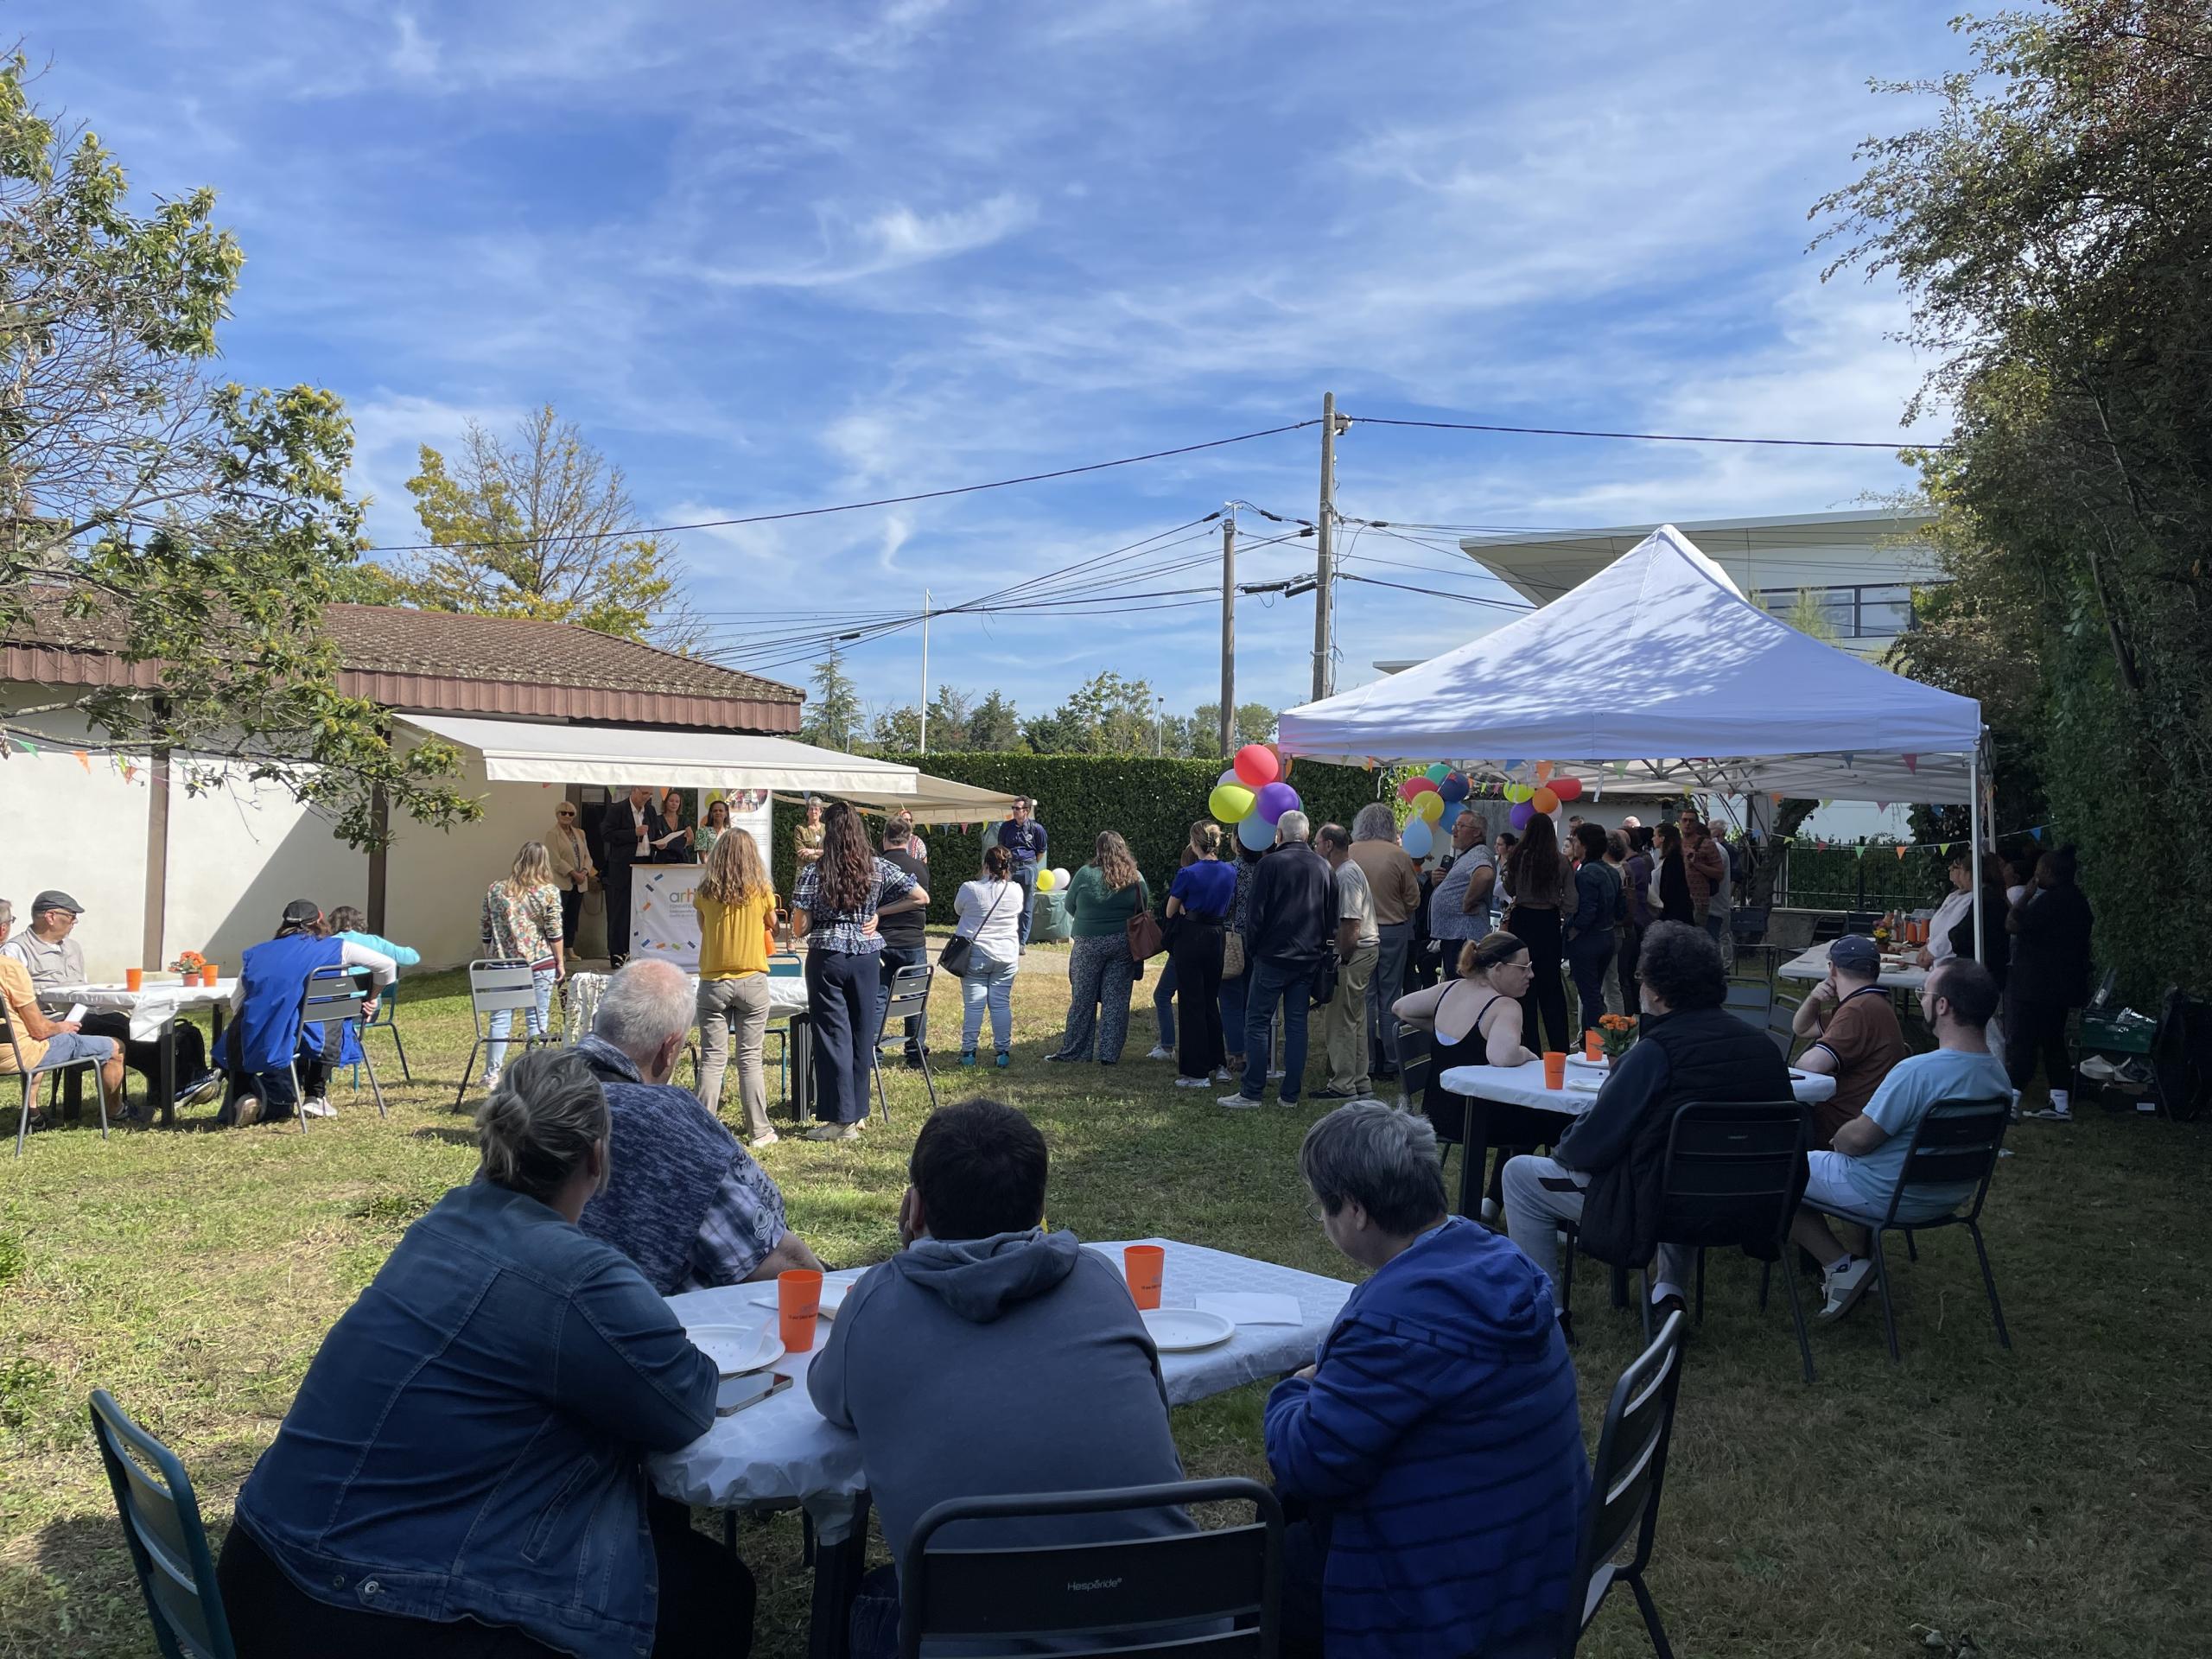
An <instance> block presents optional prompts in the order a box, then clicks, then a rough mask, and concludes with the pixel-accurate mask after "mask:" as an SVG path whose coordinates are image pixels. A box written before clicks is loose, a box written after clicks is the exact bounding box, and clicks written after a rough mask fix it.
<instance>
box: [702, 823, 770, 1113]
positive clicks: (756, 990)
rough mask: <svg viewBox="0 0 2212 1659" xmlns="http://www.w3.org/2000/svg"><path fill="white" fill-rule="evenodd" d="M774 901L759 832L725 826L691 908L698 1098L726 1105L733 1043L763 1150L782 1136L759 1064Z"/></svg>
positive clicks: (743, 1095) (713, 1108)
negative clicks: (695, 922) (695, 923)
mask: <svg viewBox="0 0 2212 1659" xmlns="http://www.w3.org/2000/svg"><path fill="white" fill-rule="evenodd" d="M715 805H716V806H720V805H721V802H720V801H716V802H715ZM724 817H725V818H727V817H728V814H727V813H725V814H724ZM775 904H776V894H775V891H774V889H773V888H772V887H770V886H769V885H768V867H767V866H766V864H765V863H763V862H762V861H761V858H760V843H759V842H756V841H754V840H753V832H752V831H751V830H749V829H723V830H722V831H721V834H720V835H718V836H716V837H715V841H714V844H713V845H712V846H711V847H710V848H709V849H708V852H707V864H706V868H705V870H704V872H703V873H702V875H701V877H700V880H699V885H698V886H697V887H694V888H693V889H692V890H691V907H692V908H693V909H694V910H696V911H697V912H699V1098H700V1100H701V1101H702V1103H704V1104H705V1106H706V1108H707V1109H708V1110H709V1111H710V1112H719V1111H720V1110H721V1099H722V1074H723V1072H724V1071H726V1070H727V1069H728V1065H729V1055H730V1050H731V1049H732V1048H733V1047H734V1048H735V1049H736V1050H737V1096H738V1099H739V1101H740V1102H741V1103H742V1104H743V1106H744V1108H745V1132H746V1134H747V1135H750V1136H751V1137H752V1139H753V1145H754V1146H756V1147H765V1146H766V1145H768V1144H769V1143H770V1142H772V1141H774V1140H775V1139H776V1131H775V1130H774V1128H772V1127H771V1126H770V1125H769V1122H768V1076H767V1072H766V1071H765V1070H764V1069H763V1068H762V1066H761V1064H760V1052H761V1049H762V1047H763V1046H764V1045H765V1044H766V1041H767V1036H768V923H769V919H770V918H771V917H772V915H773V914H774V912H775Z"/></svg>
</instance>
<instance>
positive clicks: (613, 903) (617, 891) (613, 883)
mask: <svg viewBox="0 0 2212 1659" xmlns="http://www.w3.org/2000/svg"><path fill="white" fill-rule="evenodd" d="M600 879H601V884H602V885H603V886H604V887H605V888H606V890H607V955H608V956H609V957H612V958H613V960H614V961H615V962H616V963H620V961H621V960H622V958H623V957H626V956H628V955H629V954H630V867H629V866H628V865H627V864H617V863H614V862H613V861H609V862H608V864H607V872H606V874H604V875H603V876H601V878H600ZM563 919H564V920H565V919H566V918H565V917H564V918H563Z"/></svg>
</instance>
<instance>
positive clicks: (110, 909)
mask: <svg viewBox="0 0 2212 1659" xmlns="http://www.w3.org/2000/svg"><path fill="white" fill-rule="evenodd" d="M10 690H11V691H13V692H14V693H16V695H15V696H12V698H11V699H10V702H9V705H8V706H9V707H10V709H11V711H12V709H19V708H22V706H23V705H24V704H25V703H26V702H37V701H42V700H43V699H41V698H38V697H36V696H32V695H27V694H29V693H35V691H36V690H37V688H35V687H29V688H23V687H16V688H10ZM26 723H27V724H31V725H33V726H34V728H35V729H36V730H38V731H41V732H50V733H52V734H54V736H55V737H56V738H59V739H60V740H61V741H62V744H63V745H64V746H65V747H44V746H41V749H40V752H39V753H36V754H25V753H22V751H21V750H20V749H18V748H16V746H15V745H14V744H12V743H9V742H6V741H0V749H4V750H6V751H7V758H6V759H5V760H0V898H4V899H8V900H9V901H10V903H11V904H13V905H14V906H15V909H16V927H17V928H18V929H22V928H28V927H29V925H30V901H31V899H32V897H33V895H34V894H36V893H41V892H42V891H44V890H45V889H46V888H48V887H58V888H60V890H61V891H62V892H64V893H67V894H69V896H70V897H71V898H73V899H75V900H76V901H77V902H78V903H79V904H80V905H82V906H84V907H85V915H84V919H83V920H81V921H80V922H79V923H78V925H77V934H76V937H77V938H78V940H79V942H80V943H81V944H83V945H84V947H85V965H86V971H88V972H89V973H91V974H92V976H94V977H95V978H102V979H120V978H122V977H123V970H124V968H126V967H128V966H130V964H132V963H136V962H137V960H138V953H139V948H140V944H141V940H142V938H143V934H144V930H145V912H146V807H147V803H148V801H149V799H150V798H151V785H150V781H149V780H150V776H151V774H150V772H149V770H148V766H147V763H146V760H145V758H144V757H143V755H141V756H124V757H121V758H122V759H123V760H124V761H125V762H126V763H128V764H130V765H131V766H133V768H134V773H133V780H132V781H131V782H129V783H126V782H124V779H123V776H122V774H121V773H120V772H118V771H117V770H116V769H115V767H114V766H112V765H111V763H110V760H109V758H108V757H107V756H106V755H104V754H94V753H90V752H89V751H87V753H86V760H85V761H82V762H80V761H79V760H78V759H77V758H76V756H75V755H73V753H70V751H69V748H68V747H66V746H67V745H73V744H77V743H86V742H89V741H92V734H91V729H90V728H89V727H87V726H86V723H85V721H84V720H83V718H82V717H81V716H79V715H72V714H55V715H38V716H36V717H35V721H27V722H26Z"/></svg>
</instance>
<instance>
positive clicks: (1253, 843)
mask: <svg viewBox="0 0 2212 1659" xmlns="http://www.w3.org/2000/svg"><path fill="white" fill-rule="evenodd" d="M1236 839H1237V840H1238V841H1240V842H1243V844H1244V845H1245V846H1247V847H1249V848H1250V849H1252V850H1253V851H1254V852H1255V853H1264V852H1265V851H1267V850H1268V848H1270V847H1272V846H1274V844H1275V827H1274V825H1273V824H1272V823H1268V821H1267V820H1266V819H1265V818H1263V817H1261V816H1260V815H1259V814H1258V813H1257V812H1247V813H1246V814H1245V815H1244V816H1243V817H1242V818H1240V819H1239V820H1238V821H1237V824H1236Z"/></svg>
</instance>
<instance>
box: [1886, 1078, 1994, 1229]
mask: <svg viewBox="0 0 2212 1659" xmlns="http://www.w3.org/2000/svg"><path fill="white" fill-rule="evenodd" d="M2011 1120H2012V1101H2011V1099H2010V1098H2009V1097H2008V1098H2005V1099H2001V1100H1998V1099H1992V1100H1939V1101H1937V1102H1936V1103H1935V1104H1934V1105H1933V1106H1930V1107H1929V1109H1928V1115H1927V1116H1924V1117H1923V1118H1922V1119H1921V1120H1920V1127H1919V1128H1916V1129H1915V1130H1914V1131H1913V1132H1912V1144H1911V1145H1910V1147H1907V1148H1906V1149H1905V1154H1904V1169H1903V1170H1902V1171H1900V1172H1899V1173H1898V1176H1897V1190H1896V1191H1895V1192H1892V1193H1891V1194H1890V1209H1889V1218H1890V1219H1891V1220H1895V1219H1896V1218H1897V1205H1899V1204H1900V1203H1901V1202H1902V1201H1903V1199H1904V1195H1905V1193H1906V1192H1908V1191H1909V1190H1910V1189H1911V1188H1913V1187H1916V1186H1964V1185H1968V1184H1971V1185H1973V1187H1974V1208H1973V1209H1971V1210H1969V1211H1967V1212H1966V1217H1962V1219H1965V1218H1971V1217H1979V1216H1980V1214H1981V1204H1982V1200H1983V1199H1984V1198H1987V1197H1988V1196H1989V1178H1990V1177H1991V1176H1992V1175H1993V1174H1995V1173H1997V1154H1998V1152H1999V1149H2000V1148H2001V1147H2003V1146H2004V1144H2005V1124H2006V1123H2007V1122H2010V1121H2011Z"/></svg>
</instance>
